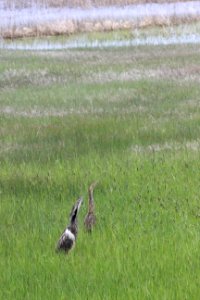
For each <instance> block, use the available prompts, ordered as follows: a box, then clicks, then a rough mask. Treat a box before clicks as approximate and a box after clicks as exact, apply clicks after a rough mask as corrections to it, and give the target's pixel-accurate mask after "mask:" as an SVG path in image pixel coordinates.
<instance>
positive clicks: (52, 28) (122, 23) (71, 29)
mask: <svg viewBox="0 0 200 300" xmlns="http://www.w3.org/2000/svg"><path fill="white" fill-rule="evenodd" d="M199 20H200V16H188V17H187V16H184V17H178V16H177V17H174V16H172V17H160V16H153V17H144V18H141V19H140V20H132V21H131V20H130V21H127V20H108V19H105V20H98V19H97V20H92V21H91V20H90V21H87V20H83V21H76V20H66V21H57V22H51V23H49V22H46V23H44V24H38V25H34V26H24V27H16V26H13V27H11V28H6V29H3V28H2V29H1V32H0V36H2V37H3V38H5V39H15V38H23V37H40V36H57V35H71V34H75V33H80V32H103V31H105V32H106V31H115V30H127V29H136V28H146V27H150V26H161V27H163V26H173V25H179V24H183V23H184V24H189V23H192V22H197V21H199Z"/></svg>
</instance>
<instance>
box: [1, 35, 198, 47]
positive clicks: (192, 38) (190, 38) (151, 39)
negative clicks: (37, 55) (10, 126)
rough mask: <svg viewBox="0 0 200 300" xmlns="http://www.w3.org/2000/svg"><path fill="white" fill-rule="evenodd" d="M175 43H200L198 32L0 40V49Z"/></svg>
mask: <svg viewBox="0 0 200 300" xmlns="http://www.w3.org/2000/svg"><path fill="white" fill-rule="evenodd" d="M175 44H200V34H199V35H198V34H188V35H171V36H168V37H163V36H148V37H145V38H140V37H138V38H134V39H131V40H110V41H99V40H96V41H92V42H91V41H89V40H87V39H85V40H83V39H81V40H74V41H69V42H65V43H62V42H50V41H40V42H39V41H33V42H32V43H29V44H28V43H24V42H19V41H14V42H9V43H8V42H6V41H3V40H2V41H1V42H0V48H1V49H9V50H62V49H76V48H109V47H131V46H140V45H175Z"/></svg>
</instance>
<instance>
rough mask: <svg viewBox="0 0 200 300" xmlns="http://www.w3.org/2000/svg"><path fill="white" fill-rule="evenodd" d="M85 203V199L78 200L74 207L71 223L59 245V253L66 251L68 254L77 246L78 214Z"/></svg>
mask: <svg viewBox="0 0 200 300" xmlns="http://www.w3.org/2000/svg"><path fill="white" fill-rule="evenodd" d="M82 202H83V197H80V198H78V200H77V201H76V203H75V204H74V205H73V207H72V210H71V213H70V222H69V225H68V226H67V227H66V229H65V230H64V232H63V233H62V235H61V237H60V239H59V241H58V244H57V251H64V252H65V253H68V252H69V251H70V250H72V249H73V248H74V246H75V243H76V239H77V234H78V220H77V216H78V212H79V209H80V207H81V204H82Z"/></svg>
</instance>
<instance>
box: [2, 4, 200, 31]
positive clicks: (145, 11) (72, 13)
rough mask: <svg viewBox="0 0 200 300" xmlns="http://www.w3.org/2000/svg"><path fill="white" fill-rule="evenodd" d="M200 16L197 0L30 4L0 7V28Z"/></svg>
mask: <svg viewBox="0 0 200 300" xmlns="http://www.w3.org/2000/svg"><path fill="white" fill-rule="evenodd" d="M186 15H187V16H191V15H192V16H194V15H195V16H196V15H200V1H189V2H177V3H162V4H159V3H151V4H137V5H129V6H124V7H114V6H113V7H106V8H105V7H101V8H90V9H81V8H67V7H64V8H52V7H49V8H45V7H38V6H32V7H29V8H23V9H15V8H13V9H6V8H3V6H2V5H1V6H0V16H1V17H0V28H2V29H3V28H9V27H13V26H28V25H29V26H30V25H38V24H43V23H45V22H53V21H58V20H59V21H65V20H74V21H83V20H102V19H108V20H116V19H117V20H130V19H131V20H139V19H142V18H144V17H152V16H161V17H170V16H179V17H180V16H186Z"/></svg>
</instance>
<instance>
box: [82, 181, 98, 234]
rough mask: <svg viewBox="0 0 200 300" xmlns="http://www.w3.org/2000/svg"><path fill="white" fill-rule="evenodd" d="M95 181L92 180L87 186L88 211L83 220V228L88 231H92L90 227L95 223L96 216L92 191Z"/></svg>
mask: <svg viewBox="0 0 200 300" xmlns="http://www.w3.org/2000/svg"><path fill="white" fill-rule="evenodd" d="M96 185H97V182H93V183H92V184H91V185H90V186H89V188H88V196H89V197H88V213H87V215H86V217H85V220H84V225H85V229H86V231H88V232H92V229H93V227H94V225H95V223H96V216H95V213H94V196H93V191H94V188H95V187H96Z"/></svg>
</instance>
